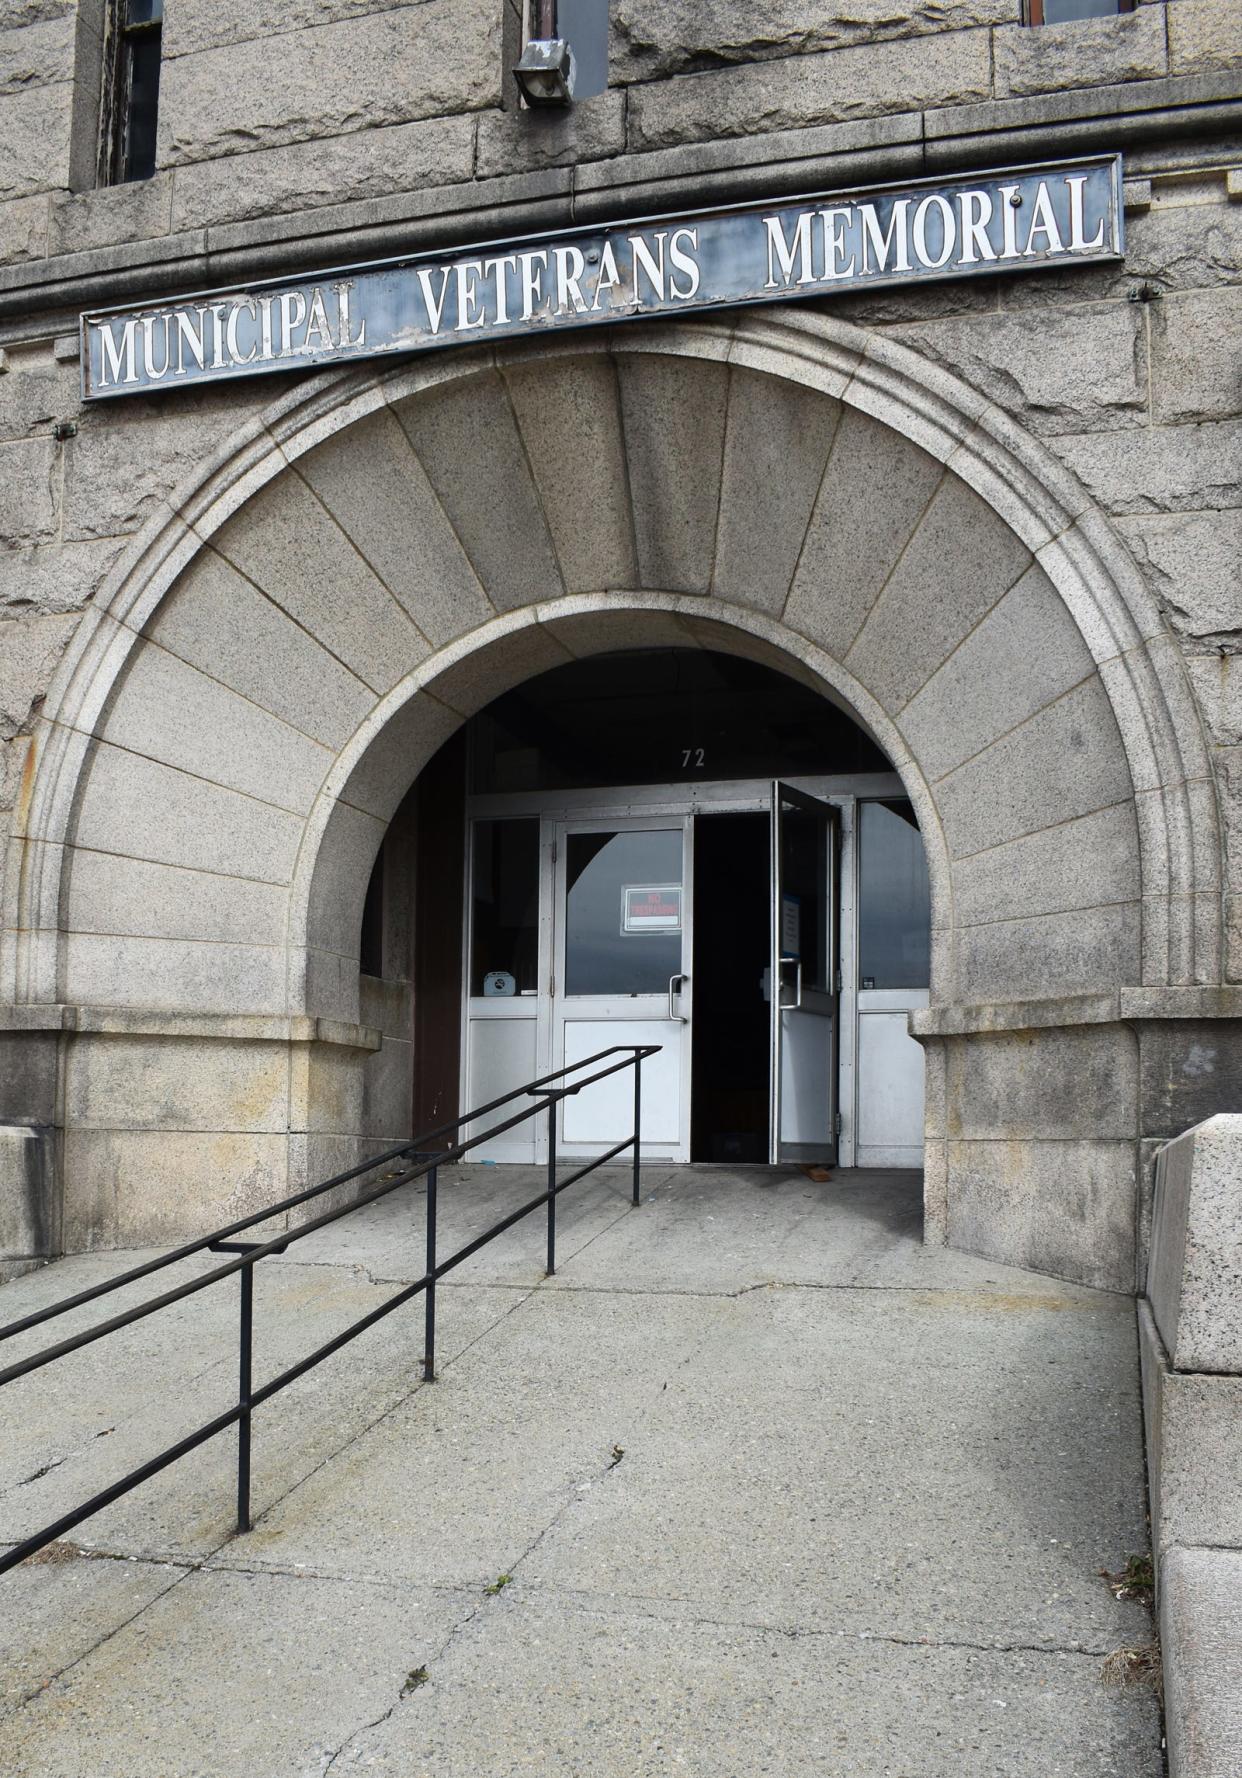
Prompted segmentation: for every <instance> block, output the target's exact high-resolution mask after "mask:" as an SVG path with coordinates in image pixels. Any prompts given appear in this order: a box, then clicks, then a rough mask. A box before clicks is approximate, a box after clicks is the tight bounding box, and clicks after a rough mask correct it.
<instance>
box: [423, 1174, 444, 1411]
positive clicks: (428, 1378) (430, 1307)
mask: <svg viewBox="0 0 1242 1778" xmlns="http://www.w3.org/2000/svg"><path fill="white" fill-rule="evenodd" d="M439 1170H440V1169H439V1168H438V1167H433V1168H432V1169H431V1171H430V1172H429V1173H428V1175H427V1289H426V1292H425V1295H426V1299H427V1301H426V1305H425V1307H426V1323H425V1327H426V1332H425V1335H424V1340H423V1382H424V1383H434V1382H435V1380H436V1175H437V1174H438V1172H439Z"/></svg>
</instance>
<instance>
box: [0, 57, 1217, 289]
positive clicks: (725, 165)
mask: <svg viewBox="0 0 1242 1778" xmlns="http://www.w3.org/2000/svg"><path fill="white" fill-rule="evenodd" d="M1239 96H1242V81H1240V80H1239V78H1238V76H1237V75H1236V74H1233V73H1230V72H1226V73H1221V74H1212V75H1195V76H1187V77H1183V78H1180V79H1172V80H1168V79H1156V80H1147V81H1138V82H1128V83H1126V84H1124V85H1123V86H1118V87H1105V88H1099V89H1090V88H1086V89H1078V90H1075V91H1073V92H1069V93H1060V94H1052V95H1040V96H1037V97H1031V98H1019V99H1007V100H1001V101H986V102H982V103H979V104H975V105H969V106H946V107H944V108H943V109H942V110H939V111H909V112H898V113H890V114H888V115H885V116H880V117H876V118H869V119H864V120H860V121H856V122H845V123H840V124H831V125H814V126H812V127H809V128H806V129H795V130H783V131H776V132H773V133H772V134H770V135H766V136H750V137H741V138H737V139H731V140H729V141H724V142H722V141H719V140H713V141H708V142H702V143H691V144H686V145H683V146H678V147H675V148H668V149H659V150H653V151H652V152H650V153H644V154H624V155H618V156H616V157H614V158H612V159H608V160H600V161H595V162H591V163H589V164H587V165H582V166H578V167H575V168H560V169H547V170H542V171H537V172H530V173H521V174H507V175H501V176H499V177H497V178H492V179H482V180H475V181H472V182H469V183H462V184H455V185H444V186H438V187H435V188H433V189H430V190H421V191H418V192H411V193H398V194H396V195H394V196H391V197H383V198H371V199H364V200H360V201H357V202H352V203H343V204H340V205H332V206H330V207H328V208H327V209H318V210H311V211H303V212H299V213H297V214H296V215H293V216H290V217H288V218H287V219H285V221H284V223H283V226H282V227H281V229H280V233H281V234H283V235H284V236H285V239H284V240H283V241H281V242H280V244H279V245H277V244H276V241H275V240H274V223H273V219H272V218H270V217H267V218H263V217H260V218H257V219H255V220H253V221H249V222H243V223H236V224H228V225H223V226H220V227H215V228H212V229H210V230H207V231H204V230H202V229H195V230H191V231H189V232H187V233H183V234H179V235H168V236H162V237H156V238H154V239H151V240H148V241H143V242H133V243H124V244H121V245H117V246H112V247H108V248H102V249H95V250H92V251H87V252H80V253H75V254H68V255H63V256H59V257H56V258H50V259H42V260H28V261H24V262H21V263H18V264H14V265H10V266H6V267H3V268H0V316H14V315H23V314H29V313H31V312H32V310H33V309H35V308H36V307H37V309H38V310H39V312H41V313H42V312H61V311H64V310H66V309H72V308H73V307H75V306H82V305H85V304H87V303H90V304H102V303H106V302H110V301H121V300H123V299H124V298H126V297H128V296H132V295H135V294H138V293H149V294H152V295H154V294H157V293H158V292H160V291H162V290H166V289H169V288H172V287H177V288H181V289H185V288H189V287H190V286H191V285H194V286H197V285H203V286H207V285H216V284H223V283H227V282H240V281H243V280H246V279H255V278H258V277H262V276H273V275H280V274H281V273H282V272H283V271H292V270H295V269H297V270H301V271H305V270H307V269H309V268H312V267H314V266H315V265H317V264H323V263H334V264H345V263H348V262H349V261H350V260H352V259H364V258H374V257H378V256H382V255H383V254H385V253H391V254H401V253H408V252H410V251H411V250H417V249H422V248H428V247H434V246H449V245H460V244H465V243H467V242H470V241H472V240H477V239H481V238H484V237H492V238H499V236H501V235H506V236H507V235H510V234H516V233H524V232H532V231H537V230H543V229H548V230H551V229H555V228H560V227H565V226H568V225H570V224H572V223H573V222H582V221H590V220H594V219H597V218H601V217H604V216H609V217H620V216H624V215H627V214H630V215H645V214H651V213H653V212H658V211H660V210H673V209H680V210H686V209H692V208H694V207H696V206H700V205H711V204H713V203H719V202H721V201H723V200H724V199H725V198H726V197H729V196H731V197H732V198H733V199H735V200H736V199H737V198H739V197H743V196H749V197H758V196H762V195H764V194H765V193H771V194H772V195H773V196H777V195H783V194H786V193H790V192H794V191H798V190H809V189H812V188H814V187H816V186H819V187H821V188H824V189H831V188H832V187H833V185H834V183H835V184H837V185H840V184H843V183H848V184H850V185H863V184H867V183H871V182H875V181H880V180H885V179H889V178H893V177H914V176H917V174H918V173H920V172H923V173H928V172H939V171H947V170H948V169H949V168H951V167H954V166H959V167H963V168H968V167H971V166H982V165H985V164H988V163H994V162H996V161H998V160H1001V161H1003V160H1005V159H1011V160H1022V159H1024V158H1030V157H1031V156H1032V155H1037V154H1039V153H1042V152H1043V151H1044V150H1045V149H1046V148H1051V149H1053V150H1054V152H1055V153H1056V155H1057V157H1058V158H1064V157H1065V156H1066V155H1067V154H1070V155H1072V154H1075V153H1080V152H1087V151H1098V150H1099V149H1100V148H1101V146H1106V145H1108V144H1109V143H1110V142H1111V143H1112V145H1114V146H1117V147H1121V146H1124V145H1125V144H1126V143H1127V142H1129V141H1133V140H1135V139H1136V138H1137V139H1142V140H1143V141H1150V140H1156V139H1158V138H1160V137H1162V136H1185V135H1187V134H1188V133H1196V132H1201V133H1203V134H1205V135H1208V134H1210V133H1211V132H1212V131H1224V130H1228V129H1230V128H1236V122H1237V118H1236V111H1233V112H1231V111H1230V109H1229V101H1231V100H1236V99H1237V98H1238V97H1239ZM1053 126H1055V128H1053ZM1050 129H1052V134H1051V135H1050V136H1048V135H1047V134H1046V132H1048V131H1049V130H1050ZM1041 132H1045V134H1042V135H1041ZM912 156H913V157H914V159H913V161H912V159H911V157H912ZM412 227H417V231H418V232H417V239H412V238H411V228H412Z"/></svg>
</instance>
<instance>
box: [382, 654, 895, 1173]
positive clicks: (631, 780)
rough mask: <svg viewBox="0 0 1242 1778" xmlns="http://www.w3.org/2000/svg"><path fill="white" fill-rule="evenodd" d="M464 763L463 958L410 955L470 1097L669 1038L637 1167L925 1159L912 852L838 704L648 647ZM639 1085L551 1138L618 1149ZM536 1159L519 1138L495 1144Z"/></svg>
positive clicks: (584, 675) (531, 689)
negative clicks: (451, 985) (438, 1009)
mask: <svg viewBox="0 0 1242 1778" xmlns="http://www.w3.org/2000/svg"><path fill="white" fill-rule="evenodd" d="M466 746H467V753H468V761H469V763H468V766H467V767H466V771H465V776H466V783H465V786H464V797H463V801H464V817H465V820H464V827H465V836H466V857H465V861H464V881H465V894H464V896H462V897H461V900H462V902H463V904H464V905H463V909H462V926H461V933H460V943H459V955H460V959H461V961H460V965H455V963H454V961H453V958H452V954H451V953H452V950H453V946H452V943H451V940H450V935H449V933H448V932H447V931H445V932H442V933H440V934H439V935H438V939H437V943H436V945H435V946H434V947H427V946H422V947H420V955H422V956H424V957H425V958H426V959H427V961H426V963H425V964H424V966H423V967H424V971H430V972H431V973H434V974H437V975H443V976H445V977H446V978H447V977H448V976H449V975H450V974H451V973H453V972H454V971H456V979H457V980H458V982H459V986H458V988H457V990H456V993H457V1003H458V1004H459V1005H460V1006H461V1009H462V1019H461V1034H460V1069H459V1078H460V1093H459V1102H460V1104H461V1105H462V1106H465V1105H470V1104H482V1103H486V1102H487V1101H488V1100H489V1099H491V1098H494V1097H497V1096H499V1095H500V1094H501V1093H504V1092H507V1091H509V1090H510V1089H511V1088H512V1087H513V1086H515V1085H518V1084H520V1083H521V1082H523V1081H525V1080H530V1079H533V1078H535V1077H536V1076H538V1075H540V1074H542V1073H545V1072H548V1071H550V1070H551V1069H554V1068H559V1067H561V1066H562V1065H563V1064H565V1063H568V1062H573V1061H575V1060H578V1059H581V1058H582V1057H586V1056H590V1055H593V1054H595V1053H597V1052H598V1051H599V1050H601V1049H605V1048H607V1047H609V1045H611V1044H614V1043H658V1044H659V1045H660V1054H659V1055H658V1056H657V1057H655V1058H653V1059H652V1060H651V1061H649V1062H648V1063H647V1064H646V1066H645V1070H644V1082H643V1120H642V1129H643V1147H644V1153H645V1154H647V1155H648V1156H649V1157H650V1158H651V1159H654V1160H661V1159H662V1160H666V1161H692V1160H693V1161H704V1162H712V1163H715V1164H721V1163H727V1162H729V1161H736V1162H742V1163H749V1164H755V1163H756V1162H758V1163H763V1162H776V1161H785V1162H796V1161H805V1162H816V1161H818V1162H827V1163H829V1164H831V1163H833V1162H835V1163H837V1164H839V1165H845V1166H852V1165H864V1166H866V1165H871V1166H887V1167H892V1166H917V1165H919V1164H920V1163H921V1158H922V1112H923V1090H922V1052H921V1050H920V1049H919V1047H918V1045H917V1044H915V1043H914V1042H913V1040H912V1039H910V1037H909V1035H908V1033H907V1030H906V1015H907V1012H908V1011H909V1010H910V1008H911V1007H913V1006H917V1005H925V1004H926V1003H927V994H928V962H929V929H930V909H929V901H928V886H927V871H926V862H925V859H924V857H923V849H922V840H921V837H920V835H919V833H918V829H917V825H916V824H915V822H914V817H913V810H912V808H911V806H910V803H909V801H908V799H907V798H906V797H905V795H904V791H903V787H902V785H901V781H900V779H899V778H898V776H897V775H896V774H895V773H894V772H893V771H892V770H891V767H890V766H889V764H888V761H887V759H886V758H885V757H884V755H883V754H882V753H881V752H880V751H879V749H878V748H877V747H876V746H875V744H874V742H873V741H872V740H871V739H870V737H869V736H868V735H867V734H866V733H865V731H863V730H862V729H861V728H860V727H859V726H858V725H857V724H856V723H854V722H853V721H852V719H851V718H850V717H849V716H848V715H847V714H846V713H845V712H844V711H842V710H840V709H838V708H837V707H835V706H834V705H832V704H830V703H828V702H827V701H826V700H825V699H823V698H822V697H820V696H818V695H817V694H816V693H814V692H812V691H810V690H809V689H808V688H806V687H804V686H802V685H799V684H798V683H796V682H794V681H791V680H789V679H787V678H785V677H784V676H783V675H780V674H778V673H775V672H772V671H771V670H770V669H768V668H766V667H762V666H759V665H758V664H756V663H753V662H748V661H739V660H737V659H734V658H733V657H731V656H719V655H712V654H710V653H708V652H707V651H704V650H676V649H674V650H657V651H653V652H650V653H635V654H625V655H612V656H603V657H595V658H593V659H591V660H588V661H583V662H578V663H574V664H572V665H570V666H566V667H562V668H557V669H555V670H554V671H553V672H552V673H549V674H545V675H542V676H541V678H539V679H536V680H533V681H531V682H530V683H529V684H528V685H526V686H524V687H522V688H520V689H519V690H518V691H517V692H513V693H509V694H506V696H505V697H504V698H502V699H500V700H498V702H497V703H496V704H495V705H493V706H490V707H489V708H488V709H487V710H486V711H485V712H483V713H482V715H481V716H480V717H477V718H475V719H474V721H473V722H472V723H471V724H470V725H469V728H468V730H467V739H466ZM459 757H460V749H459ZM713 761H723V762H724V763H725V765H726V767H727V768H729V769H730V771H731V775H729V776H727V777H719V778H718V777H715V776H712V775H710V765H711V763H712V762H713ZM670 767H671V768H672V771H673V773H674V774H675V775H673V776H669V777H665V778H662V777H660V776H658V775H657V774H658V773H659V772H660V771H661V770H664V771H668V770H669V768H670ZM624 772H628V773H630V774H631V776H629V777H626V778H620V777H619V776H618V775H619V774H621V773H624ZM459 782H460V779H459ZM437 905H438V906H440V907H442V906H443V902H440V903H439V904H437ZM431 987H434V984H431V983H429V982H427V981H422V982H419V983H416V1004H417V1000H418V996H419V994H420V993H422V994H423V995H424V996H426V994H427V991H428V989H429V988H431ZM432 998H433V999H434V1003H435V1004H436V1005H444V1004H445V1000H446V996H445V994H444V992H443V984H442V983H441V984H440V989H439V991H437V992H435V993H434V994H433V995H432ZM629 1095H630V1089H629V1087H628V1086H627V1087H626V1088H625V1089H624V1091H623V1090H622V1089H621V1088H619V1087H617V1086H614V1085H613V1083H610V1082H609V1083H602V1084H601V1085H600V1086H598V1087H595V1088H592V1089H589V1090H588V1091H586V1092H584V1093H582V1094H581V1095H579V1096H578V1097H576V1098H574V1099H570V1100H568V1101H566V1102H565V1103H564V1105H563V1106H562V1108H561V1111H560V1113H559V1121H558V1126H557V1131H556V1136H557V1144H558V1148H560V1149H562V1150H563V1151H564V1152H565V1153H567V1154H571V1155H572V1154H578V1153H580V1154H584V1155H585V1154H589V1153H592V1152H598V1151H599V1149H600V1148H601V1147H603V1146H607V1145H608V1144H609V1143H610V1142H612V1141H617V1140H621V1139H623V1138H624V1136H625V1135H627V1134H628V1132H629V1129H630V1127H631V1119H632V1099H631V1098H630V1096H629ZM622 1099H624V1100H625V1103H622ZM476 1133H477V1132H476ZM546 1145H547V1133H546V1131H543V1130H539V1129H535V1128H533V1127H532V1126H531V1125H529V1124H528V1125H525V1126H522V1127H521V1129H520V1130H518V1131H514V1132H509V1133H505V1134H503V1135H499V1136H497V1137H496V1138H495V1139H494V1141H492V1142H491V1143H489V1144H488V1145H487V1147H486V1149H485V1150H484V1151H483V1153H484V1155H485V1157H486V1158H489V1159H493V1160H497V1161H526V1162H529V1161H534V1160H538V1159H541V1158H542V1157H543V1155H544V1154H545V1152H546Z"/></svg>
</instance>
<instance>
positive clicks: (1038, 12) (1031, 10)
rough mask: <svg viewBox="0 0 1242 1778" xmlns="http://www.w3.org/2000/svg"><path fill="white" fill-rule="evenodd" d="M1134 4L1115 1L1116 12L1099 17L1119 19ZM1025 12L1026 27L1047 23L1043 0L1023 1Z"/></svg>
mask: <svg viewBox="0 0 1242 1778" xmlns="http://www.w3.org/2000/svg"><path fill="white" fill-rule="evenodd" d="M1136 3H1137V0H1115V4H1116V11H1115V12H1111V13H1102V14H1101V15H1100V16H1101V17H1102V18H1119V17H1120V16H1121V14H1122V13H1123V12H1133V11H1134V8H1135V5H1136ZM1025 12H1026V19H1025V22H1026V24H1028V25H1045V24H1047V22H1048V21H1047V20H1046V19H1045V17H1044V0H1025ZM1062 22H1063V23H1065V24H1075V25H1087V24H1091V23H1093V22H1094V21H1092V20H1091V19H1065V20H1063V21H1062Z"/></svg>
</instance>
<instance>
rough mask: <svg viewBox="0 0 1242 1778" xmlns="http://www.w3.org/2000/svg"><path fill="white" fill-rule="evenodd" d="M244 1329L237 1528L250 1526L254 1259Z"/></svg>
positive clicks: (245, 1277) (244, 1278)
mask: <svg viewBox="0 0 1242 1778" xmlns="http://www.w3.org/2000/svg"><path fill="white" fill-rule="evenodd" d="M237 1275H238V1277H239V1278H240V1280H241V1330H240V1339H239V1341H238V1364H237V1372H238V1376H237V1405H238V1407H239V1408H240V1410H241V1413H240V1417H239V1419H238V1422H237V1529H238V1531H239V1532H241V1531H249V1529H250V1392H251V1388H252V1386H253V1384H252V1378H251V1360H252V1355H253V1342H254V1262H253V1261H252V1262H251V1263H250V1264H249V1265H245V1266H243V1267H242V1269H241V1271H240V1272H239V1273H238V1274H237Z"/></svg>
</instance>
